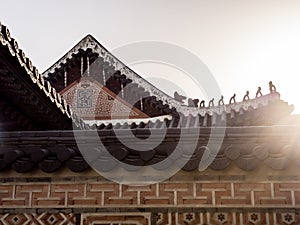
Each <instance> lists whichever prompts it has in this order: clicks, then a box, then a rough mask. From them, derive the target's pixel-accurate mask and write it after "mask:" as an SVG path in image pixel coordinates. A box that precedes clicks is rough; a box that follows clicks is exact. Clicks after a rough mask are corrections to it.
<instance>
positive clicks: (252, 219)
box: [156, 212, 300, 225]
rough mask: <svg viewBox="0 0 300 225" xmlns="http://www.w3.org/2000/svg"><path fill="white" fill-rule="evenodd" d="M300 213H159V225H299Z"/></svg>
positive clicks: (157, 215) (157, 222)
mask: <svg viewBox="0 0 300 225" xmlns="http://www.w3.org/2000/svg"><path fill="white" fill-rule="evenodd" d="M299 222H300V215H299V213H294V212H292V213H290V212H284V213H278V212H244V213H241V212H200V213H193V212H191V213H157V214H156V224H157V225H173V224H176V225H207V224H209V225H267V224H268V225H289V224H295V225H296V224H299Z"/></svg>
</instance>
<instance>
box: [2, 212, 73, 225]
mask: <svg viewBox="0 0 300 225" xmlns="http://www.w3.org/2000/svg"><path fill="white" fill-rule="evenodd" d="M75 220H76V219H75V215H74V214H64V213H57V214H48V213H41V214H35V213H32V214H30V213H23V214H3V215H0V225H11V224H12V225H25V224H28V225H54V224H55V225H74V224H75V222H76V221H75Z"/></svg>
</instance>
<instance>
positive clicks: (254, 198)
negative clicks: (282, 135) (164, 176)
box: [0, 181, 300, 209]
mask: <svg viewBox="0 0 300 225" xmlns="http://www.w3.org/2000/svg"><path fill="white" fill-rule="evenodd" d="M171 206H172V207H185V208H186V207H195V206H197V207H198V208H200V207H201V208H214V207H226V208H236V207H238V208H244V207H245V208H262V207H263V208H274V207H276V208H287V207H289V208H300V182H297V183H296V182H293V183H292V182H287V183H285V182H283V181H281V182H265V183H255V182H254V183H244V182H204V181H203V182H199V181H194V182H185V183H182V182H180V183H178V182H162V183H158V184H150V185H145V186H135V185H124V184H117V183H109V182H90V183H73V182H60V183H50V182H45V183H42V182H41V183H3V184H1V185H0V207H2V208H24V207H26V208H43V207H47V208H49V207H51V208H57V209H58V208H92V207H93V208H98V207H101V208H106V207H110V208H111V207H120V208H126V207H142V208H143V207H147V208H151V207H152V208H153V207H171Z"/></svg>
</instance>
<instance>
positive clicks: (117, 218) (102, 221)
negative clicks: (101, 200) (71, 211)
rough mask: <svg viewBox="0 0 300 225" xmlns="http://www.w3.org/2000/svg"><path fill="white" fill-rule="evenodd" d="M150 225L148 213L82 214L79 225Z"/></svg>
mask: <svg viewBox="0 0 300 225" xmlns="http://www.w3.org/2000/svg"><path fill="white" fill-rule="evenodd" d="M90 224H94V225H111V224H113V225H123V224H124V225H125V224H126V225H128V224H130V225H150V224H151V214H150V213H95V214H82V217H81V225H90Z"/></svg>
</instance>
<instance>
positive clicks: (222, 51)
mask: <svg viewBox="0 0 300 225" xmlns="http://www.w3.org/2000/svg"><path fill="white" fill-rule="evenodd" d="M0 3H1V4H0V5H1V15H0V21H1V23H2V24H5V25H7V26H8V27H9V29H10V32H11V34H12V37H14V38H15V39H16V40H17V41H18V43H19V45H20V48H22V49H23V50H24V51H25V53H26V56H27V57H29V58H30V59H31V60H32V62H33V64H34V65H35V66H36V67H37V68H39V71H41V72H42V71H44V70H46V69H47V68H48V67H50V66H51V65H52V64H53V63H54V62H56V61H57V60H58V59H59V58H60V57H61V56H63V55H64V54H65V53H66V52H67V51H68V50H70V49H71V48H72V47H73V46H74V45H75V44H76V43H77V42H78V41H80V40H81V39H82V38H83V37H84V36H86V35H87V34H92V35H93V36H94V37H95V38H96V39H97V40H98V41H99V42H100V43H101V44H102V45H103V46H105V47H106V48H107V49H108V50H110V51H113V52H114V50H116V49H117V50H118V49H120V48H121V47H122V46H126V45H130V44H132V43H137V42H145V41H159V42H164V43H169V44H172V45H176V46H178V47H180V48H182V49H185V50H187V51H189V52H191V53H192V54H194V55H195V56H197V57H198V58H199V59H200V60H201V62H203V63H204V64H205V65H206V66H207V68H208V69H209V71H210V73H211V74H212V76H213V77H214V79H215V80H216V82H217V85H218V86H219V88H220V90H221V92H222V94H223V95H224V99H225V102H226V101H227V102H228V101H229V98H230V97H231V96H232V95H233V94H234V93H235V94H236V95H237V100H238V101H240V100H241V99H242V98H243V96H244V94H245V92H246V91H247V90H249V91H250V97H251V98H253V97H254V96H255V92H256V90H257V87H258V86H261V87H262V92H263V93H264V94H267V93H268V82H269V81H273V83H274V84H275V85H276V88H277V90H278V91H279V92H280V94H281V98H282V99H283V100H284V101H287V102H288V103H290V104H293V105H294V106H295V110H294V113H297V114H299V113H300V101H299V100H300V94H299V91H300V90H299V86H300V85H299V81H300V79H298V77H299V75H300V13H299V12H300V1H291V0H286V1H276V0H273V1H267V0H251V1H250V0H249V1H244V0H239V1H237V0H236V1H231V0H227V1H225V0H218V1H217V0H206V1H201V0H200V1H183V0H182V1H177V0H172V1H171V0H164V1H158V0H152V1H144V0H126V1H121V0H120V1H117V0H111V1H104V0H103V1H102V0H97V1H96V0H84V1H83V0H82V1H79V0H64V1H58V0H51V1H50V0H47V1H46V0H44V1H38V0H26V1H21V0H19V1H2V0H0ZM116 52H118V51H116ZM157 54H162V53H161V52H160V51H159V50H158V51H157ZM116 56H117V57H118V55H116ZM120 59H121V60H122V58H120ZM125 63H131V62H125ZM132 67H133V69H134V70H135V71H137V72H138V73H139V74H140V75H141V76H142V77H144V78H146V79H147V80H149V81H150V82H153V83H154V84H155V85H156V86H158V87H159V88H160V89H162V90H163V91H165V92H167V93H168V94H170V95H172V93H173V92H174V91H175V90H176V89H177V90H178V89H179V90H180V92H181V93H184V94H185V95H188V96H189V97H192V98H200V99H201V97H203V95H205V93H203V90H200V89H201V88H199V87H198V86H197V85H195V84H194V83H193V80H192V79H190V80H189V78H190V77H188V76H186V74H184V73H183V72H182V71H180V70H178V69H176V65H175V67H174V66H168V65H166V64H163V63H153V62H150V63H149V62H144V63H143V62H142V63H141V62H139V63H132ZM162 80H164V82H162ZM168 81H170V85H168ZM200 83H201V81H200ZM202 88H203V87H202ZM204 89H205V87H204ZM214 97H215V98H218V97H217V96H214Z"/></svg>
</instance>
